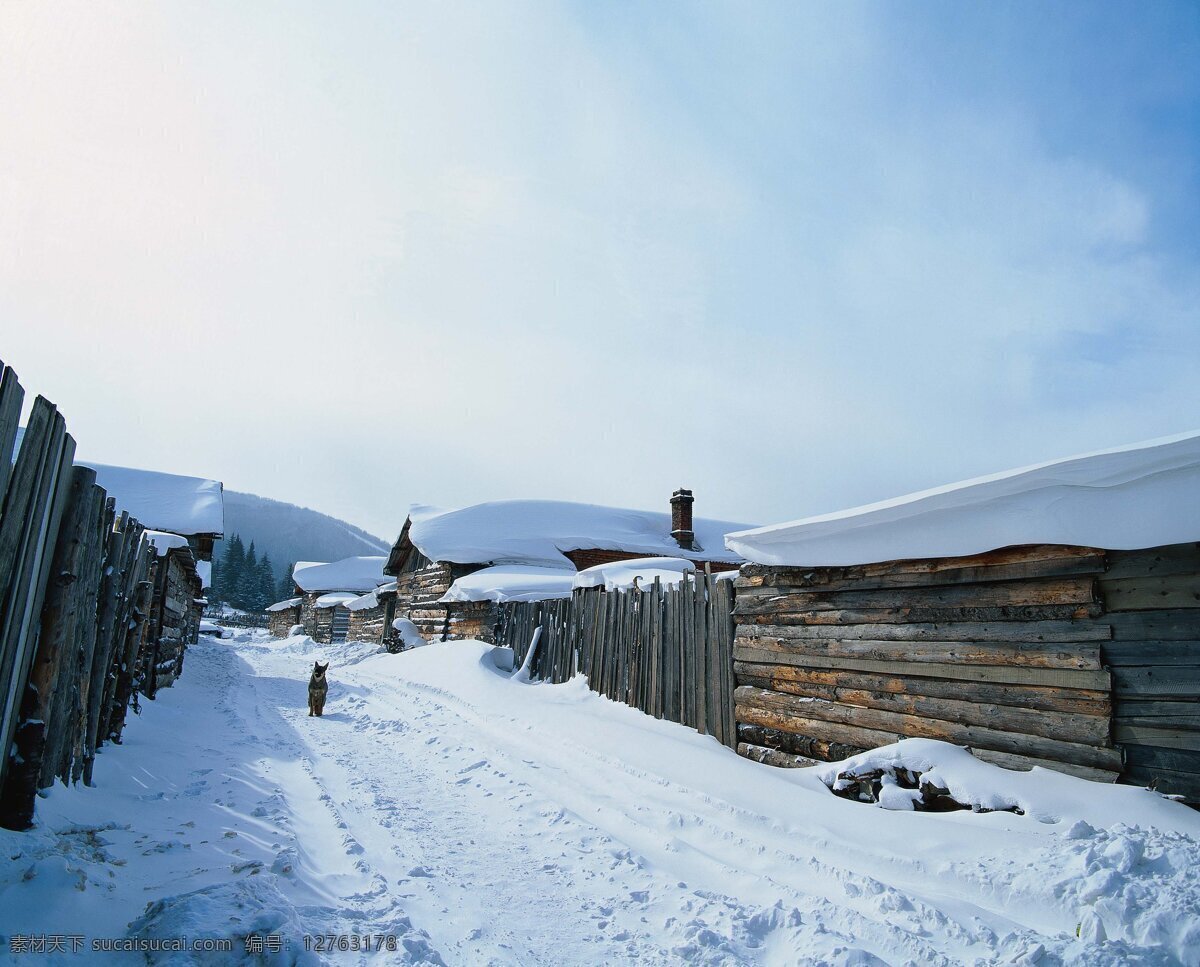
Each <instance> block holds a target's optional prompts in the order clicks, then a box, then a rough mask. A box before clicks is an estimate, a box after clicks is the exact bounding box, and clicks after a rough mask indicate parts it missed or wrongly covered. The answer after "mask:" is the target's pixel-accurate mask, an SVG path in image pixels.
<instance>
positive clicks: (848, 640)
mask: <svg viewBox="0 0 1200 967" xmlns="http://www.w3.org/2000/svg"><path fill="white" fill-rule="evenodd" d="M727 544H728V546H729V547H730V548H731V549H733V550H734V551H736V552H737V553H739V554H742V555H744V556H745V557H746V559H747V560H748V561H750V562H752V563H748V564H746V565H745V566H744V567H743V568H742V571H741V577H740V578H739V579H738V581H737V585H738V595H737V608H736V611H735V614H736V616H737V632H736V639H735V642H734V663H735V664H734V667H735V672H736V684H737V686H738V687H737V689H736V691H735V701H736V719H737V736H738V741H739V745H738V749H739V751H740V752H741V753H742V754H743V755H747V756H750V757H752V758H755V759H759V760H761V761H767V762H771V763H773V764H776V765H796V764H799V765H804V764H808V763H810V762H811V761H813V760H835V759H843V758H846V757H847V756H849V755H851V754H853V753H855V752H858V751H861V750H864V749H871V748H875V747H877V746H881V745H886V744H889V743H891V742H894V741H895V740H896V739H898V738H905V737H922V738H933V739H941V740H943V741H948V742H953V743H956V744H959V745H967V746H970V747H971V749H972V751H973V752H974V753H975V755H976V756H978V757H979V758H981V759H986V760H988V761H991V762H994V763H996V764H999V765H1002V766H1006V767H1009V768H1028V767H1030V766H1033V765H1038V766H1044V767H1047V768H1050V769H1056V770H1059V771H1062V772H1069V773H1074V774H1077V775H1081V776H1085V777H1087V778H1092V779H1107V780H1112V779H1115V778H1120V779H1121V780H1122V781H1126V782H1134V783H1139V784H1150V785H1154V786H1156V787H1157V788H1158V789H1159V790H1160V791H1162V792H1167V793H1174V794H1178V795H1181V796H1184V797H1186V798H1187V799H1189V800H1190V801H1192V802H1197V803H1200V716H1198V715H1197V708H1198V707H1200V434H1190V435H1184V436H1179V437H1171V438H1167V439H1163V440H1152V441H1149V442H1147V443H1143V444H1139V445H1136V446H1130V447H1122V448H1119V449H1115V450H1108V451H1104V452H1100V453H1092V454H1086V455H1083V456H1079V457H1071V458H1068V459H1065V460H1056V461H1053V462H1051V463H1045V464H1040V465H1037V466H1033V467H1024V468H1021V469H1018V470H1012V471H1008V472H1005V473H998V474H993V475H991V476H988V477H981V478H978V479H976V480H968V481H964V482H962V483H957V484H950V485H948V486H944V487H938V488H935V489H933V490H927V491H924V492H921V493H917V494H911V495H909V496H906V497H897V498H895V499H892V500H886V501H881V502H879V503H876V504H871V505H869V506H866V507H858V508H853V509H850V510H846V511H842V512H840V513H834V514H824V515H821V516H819V517H811V518H807V519H804V520H799V521H793V522H789V523H783V524H778V525H774V526H770V527H760V528H756V529H752V530H747V531H744V532H741V533H733V534H730V535H729V536H728V538H727Z"/></svg>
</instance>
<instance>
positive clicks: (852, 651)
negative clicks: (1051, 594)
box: [734, 626, 1101, 671]
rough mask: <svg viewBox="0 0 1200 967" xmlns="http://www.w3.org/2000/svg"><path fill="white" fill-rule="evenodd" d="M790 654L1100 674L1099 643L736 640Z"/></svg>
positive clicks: (743, 644) (740, 645) (741, 645)
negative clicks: (1066, 670) (1068, 670)
mask: <svg viewBox="0 0 1200 967" xmlns="http://www.w3.org/2000/svg"><path fill="white" fill-rule="evenodd" d="M742 648H751V649H754V650H757V651H766V652H775V653H778V654H786V655H811V656H818V657H826V658H855V659H870V660H872V661H905V662H910V663H912V664H922V663H928V662H934V663H938V664H949V665H1018V666H1022V667H1030V668H1061V669H1075V670H1082V671H1099V670H1100V668H1101V664H1100V646H1099V644H1096V643H1079V644H1071V645H1063V644H1059V643H1054V644H1043V643H1040V642H1021V643H1012V642H993V641H904V642H900V641H891V640H879V641H873V640H869V639H838V638H796V637H791V636H788V637H777V636H771V637H767V636H765V635H764V636H753V637H747V636H744V635H742V634H741V626H739V633H738V636H737V637H736V638H735V639H734V649H735V658H736V653H737V650H738V649H742Z"/></svg>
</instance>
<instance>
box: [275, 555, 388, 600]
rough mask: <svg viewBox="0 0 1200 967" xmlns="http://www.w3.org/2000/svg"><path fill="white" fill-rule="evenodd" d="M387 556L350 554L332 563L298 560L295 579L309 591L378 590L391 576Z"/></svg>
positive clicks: (299, 586)
mask: <svg viewBox="0 0 1200 967" xmlns="http://www.w3.org/2000/svg"><path fill="white" fill-rule="evenodd" d="M386 560H387V558H384V557H347V558H345V559H343V560H341V561H334V562H333V563H332V564H310V563H309V562H307V561H305V562H303V566H301V565H300V564H297V565H296V567H295V569H294V570H293V571H292V580H293V581H295V582H296V586H297V587H298V588H300V590H301V591H304V592H306V593H316V592H320V591H357V592H358V593H359V594H363V593H365V592H367V591H374V590H375V589H376V588H377V587H379V585H381V584H386V583H387V582H388V581H390V580H391V578H389V577H387V576H386V575H385V574H384V573H383V564H384V562H385V561H386Z"/></svg>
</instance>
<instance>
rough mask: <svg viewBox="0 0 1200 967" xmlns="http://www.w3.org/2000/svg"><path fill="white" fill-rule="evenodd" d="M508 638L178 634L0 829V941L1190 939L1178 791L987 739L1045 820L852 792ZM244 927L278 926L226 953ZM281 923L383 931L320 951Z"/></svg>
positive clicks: (1152, 954)
mask: <svg viewBox="0 0 1200 967" xmlns="http://www.w3.org/2000/svg"><path fill="white" fill-rule="evenodd" d="M316 658H320V660H321V661H322V662H326V661H329V662H331V668H330V672H329V678H330V691H329V700H328V704H327V705H326V712H325V715H324V716H323V717H322V718H319V719H318V718H310V717H308V715H307V708H306V701H305V694H306V687H307V681H308V676H309V673H310V672H311V669H312V664H313V661H314V659H316ZM498 659H499V660H498ZM506 659H507V667H506ZM510 663H511V652H507V651H506V650H504V649H492V648H490V647H489V646H486V645H483V644H480V643H478V642H473V641H459V642H447V643H438V644H433V645H430V646H429V647H426V648H418V649H414V650H412V651H405V652H402V653H400V654H395V655H391V654H387V653H384V652H381V651H380V650H379V648H378V646H376V645H369V644H363V643H347V644H343V645H318V644H315V643H314V642H313V641H312V640H311V639H309V638H306V637H304V636H297V637H293V638H288V639H283V640H272V639H270V638H269V637H268V636H266V635H265V634H262V633H258V632H246V631H238V632H237V633H236V636H235V637H233V638H231V639H227V640H225V641H223V642H217V641H215V640H213V639H210V638H204V639H201V641H200V642H199V643H198V644H197V645H194V646H192V647H191V648H189V650H188V660H187V665H186V667H185V670H184V675H183V677H182V678H181V679H180V680H179V681H178V682H177V683H176V684H175V685H174V687H172V688H170V689H165V690H163V691H162V692H160V693H159V695H158V697H157V699H156V700H155V701H154V702H146V703H144V705H143V711H142V714H141V715H140V716H131V717H130V718H131V721H130V722H129V724H128V726H127V728H126V732H125V738H124V742H123V744H122V745H120V746H116V747H114V746H107V747H105V748H103V749H102V750H101V753H100V755H99V757H98V759H97V763H96V782H97V786H96V787H95V788H86V789H85V788H83V787H78V788H74V789H64V788H63V787H61V786H57V787H55V788H54V789H53V790H52V791H50V794H49V796H48V798H45V799H41V800H39V802H38V822H39V826H38V827H37V828H35V829H34V830H32V831H30V832H28V833H13V832H8V831H5V830H0V855H3V856H4V857H6V859H7V861H6V862H5V863H3V864H0V948H2V949H4V950H5V951H7V950H8V949H9V938H10V937H12V936H13V935H15V934H21V935H36V934H43V933H44V934H81V935H85V936H86V937H87V938H89V940H90V938H99V937H139V938H143V939H151V938H161V937H165V936H175V935H178V934H180V933H183V934H187V935H189V936H192V937H212V938H229V939H231V940H232V941H233V942H234V944H235V946H234V950H235V951H236V954H235V955H232V956H229V957H227V958H224V959H221V960H220V962H222V963H225V962H233V963H238V962H244V963H281V964H282V963H292V962H296V963H323V962H324V963H358V964H371V963H395V962H400V961H404V962H411V963H445V964H473V963H493V964H516V963H523V964H555V965H557V964H581V963H597V964H598V963H631V962H635V961H636V962H639V963H653V964H663V963H670V964H677V963H689V964H691V963H697V964H809V963H829V964H841V965H847V964H878V963H889V964H902V963H914V964H933V965H941V967H947V965H952V964H964V963H984V964H1001V963H1040V964H1043V965H1053V964H1064V963H1065V964H1073V965H1079V967H1084V965H1086V967H1116V965H1119V964H1129V963H1138V964H1164V965H1165V964H1173V963H1184V964H1194V963H1197V961H1198V960H1200V877H1197V876H1196V870H1197V869H1200V815H1198V814H1197V813H1195V812H1193V811H1191V810H1189V809H1187V808H1186V807H1183V806H1181V805H1178V804H1176V803H1171V802H1168V801H1166V800H1164V799H1162V798H1161V797H1157V796H1153V795H1151V794H1149V793H1145V792H1139V791H1138V790H1136V789H1131V788H1123V787H1116V786H1105V785H1099V784H1092V783H1085V782H1083V781H1082V780H1076V779H1071V778H1070V777H1065V776H1056V775H1054V774H1051V773H1044V774H1042V775H1039V774H1038V773H1031V774H1022V773H1011V774H1010V773H1007V772H1004V771H1001V770H995V769H993V768H991V767H987V768H986V769H985V770H984V771H983V772H981V773H980V774H979V775H978V776H976V775H973V774H972V775H968V774H966V773H964V774H963V776H962V777H960V778H962V781H964V782H967V783H971V784H982V783H983V782H984V781H985V780H986V781H987V782H988V783H994V784H997V785H996V788H995V789H994V790H992V791H994V792H1003V791H1004V789H1005V788H1006V787H1011V788H1012V789H1013V790H1016V792H1015V793H1014V794H1015V795H1018V796H1021V797H1023V799H1024V801H1026V802H1028V803H1029V804H1030V806H1031V812H1032V813H1037V814H1038V815H1039V816H1040V817H1041V819H1039V818H1036V817H1035V815H1032V814H1030V815H1024V816H1018V815H1014V814H1012V813H1004V812H995V813H980V814H977V813H972V812H957V813H945V814H940V813H914V812H906V811H892V810H887V809H879V808H877V807H875V806H870V805H861V804H858V803H854V802H849V801H847V800H844V799H841V798H839V797H837V796H834V795H833V794H831V793H830V792H829V790H828V789H827V787H826V786H825V785H824V784H823V783H822V782H821V779H820V776H819V775H818V772H819V771H820V770H819V769H797V770H781V769H771V768H769V767H767V766H763V765H760V764H758V763H754V762H750V761H748V760H746V759H742V758H739V757H738V756H736V755H735V754H733V753H732V752H731V751H730V750H728V749H725V748H723V747H721V746H720V745H719V744H718V743H717V742H716V741H715V740H714V739H712V738H711V737H706V736H701V735H698V734H697V733H695V732H693V731H691V730H688V729H685V728H683V727H682V726H679V725H675V724H672V723H669V722H665V721H661V720H656V719H654V718H652V717H650V716H646V715H642V714H641V713H639V712H637V711H635V710H633V709H630V708H627V707H626V706H623V705H619V704H616V703H613V702H610V701H608V700H607V699H604V698H602V697H600V696H598V695H596V694H595V693H593V692H591V691H590V690H588V689H587V688H586V687H585V685H584V683H583V682H582V680H581V679H576V680H573V681H571V682H568V683H566V684H564V685H547V684H522V683H520V682H516V681H513V680H512V679H511V678H510V675H511V671H512V669H511V664H510ZM903 754H904V755H905V756H910V755H911V754H913V753H912V747H911V746H910V747H909V748H908V749H907V750H906V751H904V753H903ZM910 761H911V760H910ZM930 761H931V762H933V764H934V765H935V766H936V767H937V768H939V769H942V770H943V771H947V770H949V771H954V770H959V769H960V768H963V764H962V763H955V762H952V761H950V760H949V759H947V758H946V757H945V756H943V755H942V754H940V753H939V754H938V755H936V756H931V760H930ZM955 774H956V775H957V773H955ZM980 791H982V792H987V791H988V790H987V789H981V790H980ZM1050 819H1054V820H1056V821H1053V822H1050V821H1042V820H1050ZM250 931H262V932H264V933H271V932H277V933H278V934H279V935H280V936H281V937H282V938H283V939H285V940H287V941H288V943H289V944H290V946H289V947H288V949H287V952H286V953H280V954H276V955H267V956H261V955H260V956H257V957H250V956H248V955H246V954H245V953H244V946H243V941H242V939H241V938H242V937H243V936H244V934H246V933H247V932H250ZM304 934H307V935H309V936H317V935H325V934H333V935H339V934H344V935H354V936H358V937H362V936H364V935H371V936H375V937H384V938H393V939H392V940H391V942H392V943H393V944H395V946H396V952H395V953H392V954H390V955H389V954H387V953H384V954H383V955H382V956H381V955H379V954H376V953H372V954H370V955H366V954H354V953H351V952H345V953H336V954H333V955H330V956H326V955H321V954H317V953H316V952H312V951H310V952H306V951H305V950H304V945H303V942H302V935H304ZM11 959H13V960H14V961H17V962H24V960H22V959H21V955H15V954H14V955H11ZM26 959H28V958H26ZM93 959H96V960H98V961H99V962H101V963H104V962H109V963H114V964H115V963H128V962H131V958H129V957H128V955H127V954H116V955H93ZM64 960H65V958H64ZM155 962H156V963H158V962H168V961H166V958H163V960H162V961H160V960H155ZM175 962H177V963H189V962H195V961H194V960H189V959H188V955H187V954H182V955H177V959H176V961H175ZM214 962H216V961H215V960H214Z"/></svg>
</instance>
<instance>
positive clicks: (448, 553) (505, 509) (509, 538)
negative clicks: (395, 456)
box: [409, 500, 747, 567]
mask: <svg viewBox="0 0 1200 967" xmlns="http://www.w3.org/2000/svg"><path fill="white" fill-rule="evenodd" d="M409 516H410V518H411V519H412V525H411V528H410V530H409V539H410V540H411V541H412V542H413V544H414V545H416V547H417V548H418V549H419V550H420V551H421V553H422V554H424V555H425V556H426V557H427V558H429V560H431V561H449V562H453V563H456V564H482V563H485V562H486V563H490V564H535V565H542V566H547V567H562V566H563V565H564V552H565V551H578V550H589V549H596V550H603V551H623V552H625V553H628V554H644V555H648V556H649V555H655V554H657V555H664V556H675V555H677V554H678V553H679V551H680V547H679V544H677V543H676V542H675V540H674V538H672V537H671V515H670V514H667V513H656V512H654V511H649V510H622V509H620V508H617V507H601V506H598V505H596V504H576V503H570V502H568V501H564V500H496V501H490V502H488V503H483V504H475V505H473V506H471V507H463V508H462V509H460V510H448V511H436V510H433V509H432V508H429V507H423V506H416V507H414V508H413V509H412V511H411V512H410V515H409ZM746 526H747V525H745V524H737V523H733V522H731V521H722V520H707V519H704V518H699V517H698V518H696V519H695V520H694V521H693V523H692V529H693V530H694V531H695V534H696V549H695V550H694V551H692V552H691V553H693V554H695V555H696V556H697V557H699V558H702V559H704V560H710V561H726V562H729V563H737V562H739V561H741V559H742V558H741V556H740V555H739V554H737V553H735V552H733V551H730V550H727V549H726V547H725V535H726V534H727V533H729V532H730V531H735V530H744V529H745V528H746Z"/></svg>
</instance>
